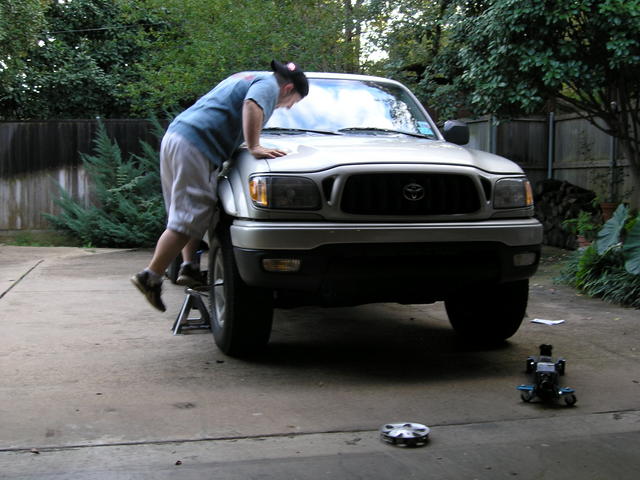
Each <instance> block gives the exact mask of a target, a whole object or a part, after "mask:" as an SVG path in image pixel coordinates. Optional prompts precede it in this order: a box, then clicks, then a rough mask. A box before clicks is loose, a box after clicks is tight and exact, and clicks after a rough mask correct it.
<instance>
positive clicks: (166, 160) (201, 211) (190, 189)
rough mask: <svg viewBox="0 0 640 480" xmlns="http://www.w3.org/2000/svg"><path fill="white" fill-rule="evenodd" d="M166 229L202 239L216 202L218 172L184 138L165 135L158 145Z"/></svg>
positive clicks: (170, 134) (169, 134)
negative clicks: (165, 211) (166, 217)
mask: <svg viewBox="0 0 640 480" xmlns="http://www.w3.org/2000/svg"><path fill="white" fill-rule="evenodd" d="M160 176H161V179H162V194H163V195H164V204H165V207H166V209H167V216H168V219H167V228H168V229H169V230H173V231H174V232H179V233H183V234H185V235H188V236H189V237H191V238H202V237H203V236H204V234H205V233H206V231H207V229H208V228H209V224H210V222H211V218H212V216H213V213H214V211H215V207H216V203H217V201H218V169H217V168H216V166H215V165H214V164H213V163H212V162H211V161H210V160H209V159H208V158H207V157H205V156H204V154H203V153H202V152H200V150H198V149H197V148H195V147H194V146H193V145H192V144H191V143H189V142H188V141H187V140H186V139H185V138H184V137H182V136H181V135H178V134H175V133H167V134H166V135H165V136H164V137H163V138H162V144H161V145H160Z"/></svg>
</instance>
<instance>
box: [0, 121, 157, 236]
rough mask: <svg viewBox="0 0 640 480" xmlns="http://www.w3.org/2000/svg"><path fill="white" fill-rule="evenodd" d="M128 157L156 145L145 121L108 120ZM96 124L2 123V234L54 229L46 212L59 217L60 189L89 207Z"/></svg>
mask: <svg viewBox="0 0 640 480" xmlns="http://www.w3.org/2000/svg"><path fill="white" fill-rule="evenodd" d="M102 122H103V123H104V125H105V127H106V129H107V132H108V134H109V136H110V137H111V138H114V139H115V140H116V141H117V143H118V145H119V146H120V148H121V150H122V151H123V155H129V154H131V153H135V154H139V153H142V151H141V148H140V141H141V140H144V141H146V142H148V143H149V144H151V145H154V146H157V144H158V139H157V138H156V137H155V136H154V134H153V133H152V125H151V123H150V122H147V121H144V120H103V121H102ZM97 128H98V122H97V120H58V121H42V122H40V121H33V122H0V230H40V229H48V228H50V225H49V223H48V222H47V220H46V219H45V218H44V217H43V215H42V213H53V214H57V213H59V209H58V207H57V205H56V204H55V200H56V199H57V198H58V197H59V188H60V187H62V188H64V189H65V190H67V191H68V192H69V193H70V194H71V195H73V196H74V197H75V198H78V199H81V200H82V201H83V202H84V203H85V204H87V203H89V202H90V195H91V192H90V185H89V180H88V178H87V177H86V175H85V172H84V168H83V167H82V161H81V153H92V151H93V140H94V137H95V134H96V131H97Z"/></svg>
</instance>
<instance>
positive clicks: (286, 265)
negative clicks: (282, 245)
mask: <svg viewBox="0 0 640 480" xmlns="http://www.w3.org/2000/svg"><path fill="white" fill-rule="evenodd" d="M300 265H302V261H301V260H300V259H298V258H263V259H262V267H263V268H264V269H265V270H266V271H267V272H297V271H299V270H300Z"/></svg>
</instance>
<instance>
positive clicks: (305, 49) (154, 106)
mask: <svg viewBox="0 0 640 480" xmlns="http://www.w3.org/2000/svg"><path fill="white" fill-rule="evenodd" d="M362 3H363V0H262V1H260V2H256V1H254V0H145V4H146V5H147V8H148V9H149V10H151V11H154V12H156V14H159V15H160V14H161V15H162V16H163V18H164V19H165V21H166V22H167V23H168V24H170V25H171V28H170V29H167V30H161V31H154V32H152V34H150V35H147V36H146V37H145V42H146V44H145V46H146V49H145V51H146V56H145V58H144V60H143V61H142V62H140V63H139V64H138V71H139V72H140V74H141V76H142V81H141V82H138V83H133V84H130V85H129V89H128V90H129V93H130V95H131V97H132V98H134V99H135V102H136V103H135V106H134V109H135V110H136V111H137V112H139V113H143V112H147V111H158V110H162V109H174V108H182V107H185V106H187V105H190V104H191V103H193V101H194V100H196V99H197V98H198V97H199V96H201V95H202V94H204V93H206V92H207V91H208V90H209V89H210V88H212V87H213V86H214V85H215V84H217V83H218V82H219V81H221V80H223V79H224V78H225V77H227V76H228V75H230V74H231V73H234V72H237V71H243V70H266V69H268V68H269V62H270V61H271V60H272V59H274V58H275V59H279V60H292V61H295V62H297V63H299V64H300V65H301V66H302V68H303V69H305V70H307V71H313V70H317V71H338V72H340V71H350V72H356V71H358V66H359V64H358V59H359V54H360V44H359V38H360V25H361V19H362V16H363V13H362V12H363V5H362Z"/></svg>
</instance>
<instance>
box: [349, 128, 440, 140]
mask: <svg viewBox="0 0 640 480" xmlns="http://www.w3.org/2000/svg"><path fill="white" fill-rule="evenodd" d="M338 132H341V133H344V132H383V133H400V134H402V135H410V136H412V137H418V138H432V137H429V136H427V135H423V134H421V133H414V132H405V131H402V130H392V129H390V128H377V127H348V128H341V129H340V130H338Z"/></svg>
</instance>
